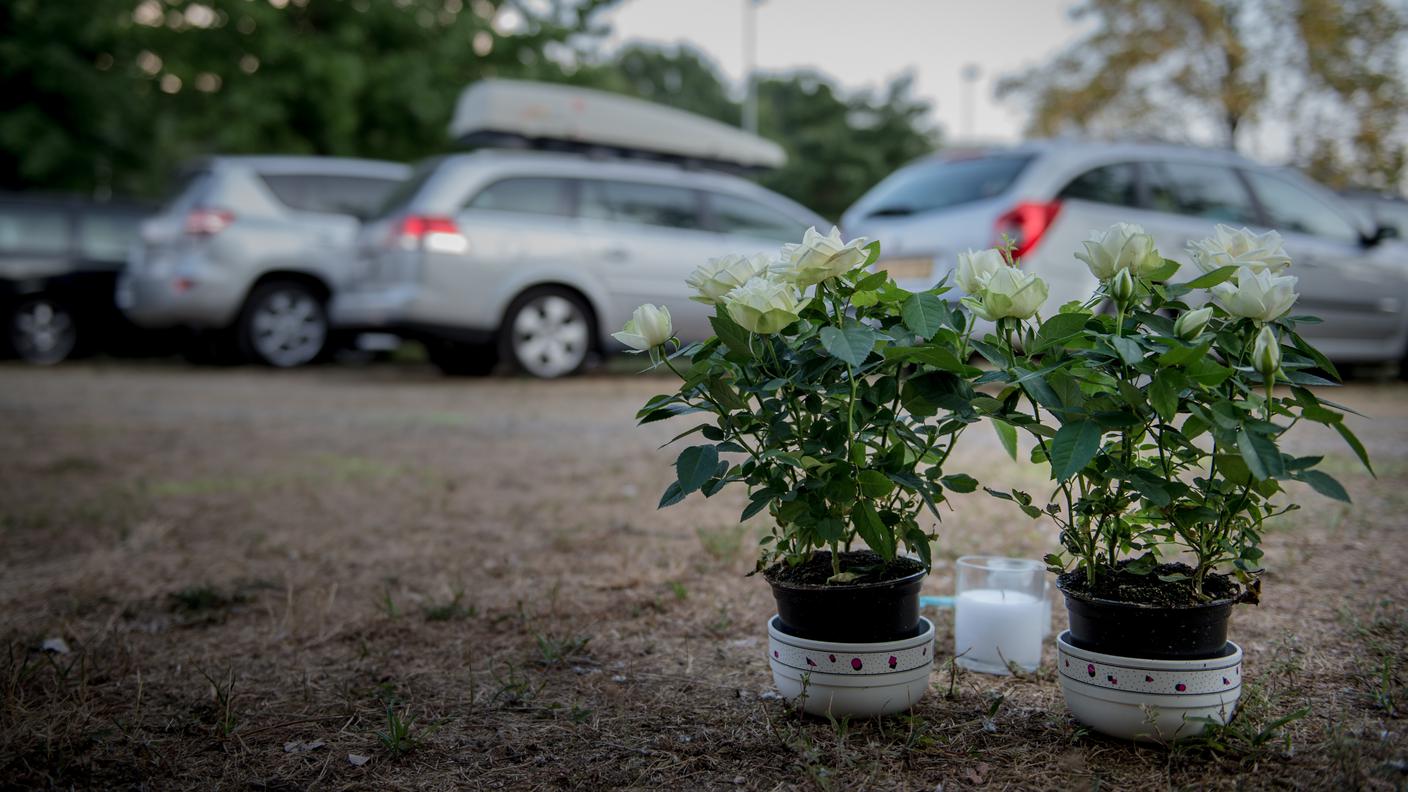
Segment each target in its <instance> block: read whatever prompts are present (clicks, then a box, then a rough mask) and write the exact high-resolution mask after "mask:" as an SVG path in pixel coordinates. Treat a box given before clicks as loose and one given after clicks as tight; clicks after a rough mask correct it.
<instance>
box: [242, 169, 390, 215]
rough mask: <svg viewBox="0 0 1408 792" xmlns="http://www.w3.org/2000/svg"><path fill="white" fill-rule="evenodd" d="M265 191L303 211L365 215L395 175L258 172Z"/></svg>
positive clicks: (386, 193)
mask: <svg viewBox="0 0 1408 792" xmlns="http://www.w3.org/2000/svg"><path fill="white" fill-rule="evenodd" d="M260 178H262V179H263V180H264V183H265V184H266V185H268V187H269V191H270V192H272V193H273V194H274V197H276V198H278V199H279V201H280V202H281V203H283V204H284V205H285V206H287V207H289V208H290V209H297V210H299V211H303V212H322V213H325V214H344V215H352V216H353V217H357V218H362V219H365V218H367V217H370V216H371V215H372V214H374V213H375V212H376V210H377V208H379V207H380V206H381V205H382V204H384V203H385V202H386V199H387V196H389V195H390V194H391V193H392V192H394V191H395V190H396V187H397V186H398V185H400V183H401V181H400V180H399V179H382V178H375V177H370V176H329V175H323V174H303V173H279V174H272V173H271V174H261V176H260Z"/></svg>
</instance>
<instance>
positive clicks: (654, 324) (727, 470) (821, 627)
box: [616, 229, 978, 715]
mask: <svg viewBox="0 0 1408 792" xmlns="http://www.w3.org/2000/svg"><path fill="white" fill-rule="evenodd" d="M878 255H879V245H878V244H876V243H870V244H866V241H865V240H863V239H857V240H851V241H844V240H842V239H841V237H840V233H839V232H838V231H837V230H836V229H832V230H831V233H830V234H821V233H818V232H817V231H816V230H815V229H811V230H808V231H807V233H806V235H805V237H804V238H803V240H802V241H801V243H800V244H792V245H787V246H785V247H784V248H783V250H782V251H781V254H780V255H778V256H773V257H770V256H765V255H757V256H751V257H744V256H729V257H725V258H721V259H716V260H713V261H710V262H708V263H706V264H704V265H703V266H701V267H699V269H698V270H696V271H695V272H694V274H693V275H692V276H691V277H690V278H689V280H688V283H689V285H690V286H691V287H693V288H694V289H695V290H696V291H697V292H698V295H697V297H695V298H694V299H697V300H699V301H701V302H704V303H707V304H709V305H712V306H714V313H713V315H712V317H711V318H710V321H711V323H712V326H713V329H714V331H715V335H714V336H712V337H711V338H709V339H708V340H706V341H704V342H702V343H692V344H688V345H684V346H681V345H680V344H679V342H678V341H676V340H675V339H674V338H673V335H672V332H671V328H670V326H669V315H668V313H667V312H665V311H664V309H657V308H655V307H653V306H642V307H641V309H639V310H638V311H637V312H636V315H635V318H634V319H633V320H632V322H631V323H630V324H628V325H627V328H626V330H625V331H623V332H622V333H619V334H617V336H616V337H617V338H618V339H619V340H621V341H622V342H623V343H625V344H627V345H628V346H630V347H632V348H634V349H635V350H636V351H638V352H644V353H646V354H648V355H649V356H650V359H651V361H652V367H654V366H665V367H668V368H669V369H670V370H672V371H673V372H674V373H675V374H676V375H678V377H679V379H680V385H679V387H678V389H676V390H675V391H674V392H671V393H667V394H663V395H660V396H656V397H654V398H652V399H650V400H649V401H648V402H647V403H646V405H645V406H644V407H643V408H642V409H641V410H640V413H639V415H638V418H639V420H640V422H641V423H650V422H654V421H660V420H664V419H669V418H675V417H679V416H685V417H687V418H688V419H696V420H697V419H698V418H700V417H705V418H707V420H705V421H703V422H700V423H697V424H696V425H694V426H692V427H690V428H689V429H687V430H685V431H684V432H682V433H681V434H679V435H678V436H676V437H675V438H674V440H675V441H678V440H684V439H686V438H695V437H696V436H697V437H698V438H700V439H702V440H703V441H704V442H702V443H700V442H695V443H694V444H692V445H690V446H688V447H687V448H684V449H683V450H682V451H681V452H680V453H679V455H678V457H677V458H676V460H675V473H676V477H675V478H676V480H675V481H674V482H672V483H671V484H670V485H669V487H668V488H667V489H666V491H665V493H664V496H663V497H662V498H661V500H660V506H662V507H664V506H669V505H671V504H674V503H678V502H680V501H681V500H683V499H684V498H685V497H686V496H688V495H691V494H694V493H702V494H703V495H704V496H705V497H709V496H712V495H714V494H716V493H718V492H719V491H720V490H721V489H723V488H724V487H725V486H728V485H731V484H740V485H742V486H743V487H745V488H746V489H747V492H748V504H747V506H746V507H745V508H744V509H743V512H742V515H741V519H743V520H747V519H749V518H750V517H753V516H754V515H759V514H765V515H766V516H767V518H768V533H767V534H766V535H765V536H764V537H763V539H762V542H761V555H760V558H759V560H758V564H757V571H760V572H761V573H762V576H763V578H764V579H765V580H767V581H768V583H769V584H771V586H772V590H773V594H774V597H775V599H776V602H777V609H778V615H777V616H776V617H774V618H773V619H771V620H770V621H769V636H770V643H769V650H768V654H769V661H770V662H771V664H772V668H773V671H774V678H775V679H776V681H777V684H778V686H779V689H780V690H782V692H783V693H784V694H785V695H788V696H789V697H797V698H801V699H803V701H802V703H803V706H804V708H805V709H807V710H808V711H811V712H815V713H822V712H828V711H829V712H831V713H832V714H834V715H842V714H853V715H857V714H861V715H863V714H878V713H884V712H895V711H899V710H902V709H906V708H908V707H909V706H910V705H912V704H913V702H914V701H915V700H917V699H918V697H919V696H920V695H922V694H923V692H924V691H925V690H926V689H927V686H928V672H929V669H930V668H931V666H932V662H933V656H932V654H933V653H932V643H933V625H932V624H930V623H929V622H928V621H927V620H924V619H921V618H920V616H919V602H918V594H919V588H920V584H921V582H922V580H923V577H924V576H925V574H926V573H927V572H928V569H929V565H930V542H931V541H933V540H934V539H935V538H936V537H935V534H934V532H933V530H932V528H931V527H929V526H930V525H931V523H927V522H926V521H927V520H929V519H930V518H932V519H935V520H936V519H937V518H938V505H939V504H940V503H941V502H942V501H943V500H944V493H945V490H952V491H957V492H971V491H973V490H974V489H975V488H976V482H975V481H974V480H973V479H972V478H971V477H969V476H967V475H964V474H961V473H959V474H949V473H945V472H944V467H943V465H944V461H945V460H946V459H947V458H948V456H949V453H950V452H951V451H952V450H953V444H954V441H955V440H956V439H957V438H958V436H959V435H960V434H961V433H962V432H963V430H964V429H965V428H966V427H968V426H969V425H970V424H972V423H973V422H975V421H977V420H978V415H977V413H976V411H975V410H974V409H973V407H972V400H973V398H974V393H973V390H972V388H971V386H970V385H969V379H970V378H971V377H973V376H975V375H976V374H977V370H976V369H973V368H972V367H970V366H968V365H967V364H966V363H965V362H963V360H962V358H961V357H960V355H959V353H960V352H961V350H962V349H963V348H964V345H965V341H964V333H965V331H966V330H967V329H968V328H967V326H966V325H965V320H964V317H963V315H962V314H961V312H958V311H955V310H953V309H952V308H951V307H950V305H949V304H948V303H947V302H945V301H944V300H943V299H941V297H940V296H939V295H940V294H942V293H943V292H944V290H945V289H944V287H943V286H942V285H940V286H938V287H936V288H934V289H932V290H930V291H927V292H921V293H910V292H908V291H905V290H904V289H901V288H899V287H898V286H896V285H895V283H894V282H893V281H892V280H891V279H890V278H889V276H888V275H887V274H885V273H884V272H870V271H868V270H867V266H868V265H869V264H871V263H873V262H874V261H875V259H876V257H877V256H878ZM672 442H673V441H672ZM862 543H863V545H864V547H863V548H862V546H861V545H862Z"/></svg>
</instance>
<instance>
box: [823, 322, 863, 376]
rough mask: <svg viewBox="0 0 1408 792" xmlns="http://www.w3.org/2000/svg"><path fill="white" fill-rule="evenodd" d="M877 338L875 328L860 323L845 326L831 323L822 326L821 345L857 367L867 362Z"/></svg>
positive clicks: (832, 354) (830, 352)
mask: <svg viewBox="0 0 1408 792" xmlns="http://www.w3.org/2000/svg"><path fill="white" fill-rule="evenodd" d="M875 338H876V336H875V331H874V330H872V329H871V328H869V327H866V326H865V325H860V324H853V325H848V326H847V327H845V328H839V327H832V326H830V325H827V326H826V327H823V328H821V345H822V347H823V348H825V349H826V351H827V353H828V354H830V355H831V356H832V357H834V358H838V359H840V360H844V361H846V362H847V363H849V364H850V365H851V366H853V367H856V368H859V367H860V365H861V364H862V363H864V362H865V359H866V357H867V356H869V355H870V350H872V349H874V348H875Z"/></svg>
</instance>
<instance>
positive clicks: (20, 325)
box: [9, 296, 79, 366]
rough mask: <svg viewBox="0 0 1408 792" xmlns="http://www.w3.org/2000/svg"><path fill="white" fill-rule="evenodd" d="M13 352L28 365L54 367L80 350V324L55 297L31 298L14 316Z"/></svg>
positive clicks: (11, 328) (12, 323)
mask: <svg viewBox="0 0 1408 792" xmlns="http://www.w3.org/2000/svg"><path fill="white" fill-rule="evenodd" d="M9 325H10V327H9V330H10V332H9V341H10V349H11V350H13V351H14V353H15V356H16V357H18V358H19V359H20V360H23V361H25V362H26V363H32V364H34V365H38V366H52V365H54V364H56V363H62V362H63V361H65V360H67V359H68V358H69V356H70V355H72V354H73V353H74V351H75V350H76V349H77V348H78V341H79V338H78V320H77V319H76V318H75V317H74V315H73V312H72V311H70V310H69V309H68V307H67V306H66V305H64V304H63V303H62V302H60V301H58V300H55V299H53V298H52V297H45V296H41V297H30V298H28V299H26V300H23V301H21V302H20V304H19V305H17V306H15V310H14V311H12V312H11V313H10V322H9Z"/></svg>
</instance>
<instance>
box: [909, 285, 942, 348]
mask: <svg viewBox="0 0 1408 792" xmlns="http://www.w3.org/2000/svg"><path fill="white" fill-rule="evenodd" d="M944 314H945V310H944V301H943V300H940V299H939V298H938V297H935V296H934V295H932V294H923V293H920V294H915V295H913V296H911V297H910V298H909V299H908V300H905V301H904V304H903V305H901V306H900V318H901V319H903V320H904V326H905V327H908V328H909V329H910V330H912V331H913V332H914V334H915V335H917V336H919V337H921V338H923V339H925V340H926V341H927V340H928V339H930V338H933V337H934V333H937V332H939V328H940V327H942V326H943V320H944Z"/></svg>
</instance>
